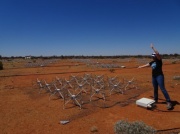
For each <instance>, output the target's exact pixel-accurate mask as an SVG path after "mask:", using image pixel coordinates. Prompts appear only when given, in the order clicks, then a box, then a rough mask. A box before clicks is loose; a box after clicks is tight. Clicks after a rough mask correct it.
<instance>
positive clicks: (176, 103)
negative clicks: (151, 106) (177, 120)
mask: <svg viewBox="0 0 180 134" xmlns="http://www.w3.org/2000/svg"><path fill="white" fill-rule="evenodd" d="M150 97H151V98H154V97H153V96H150ZM159 100H163V102H158V103H159V104H166V100H164V99H159ZM171 103H172V108H171V109H169V111H172V110H174V107H175V106H176V105H180V103H179V102H178V101H176V100H174V101H171ZM156 110H157V109H156ZM158 111H162V112H168V111H163V110H159V109H158ZM172 112H180V111H172Z"/></svg>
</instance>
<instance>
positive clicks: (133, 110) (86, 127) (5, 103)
mask: <svg viewBox="0 0 180 134" xmlns="http://www.w3.org/2000/svg"><path fill="white" fill-rule="evenodd" d="M174 60H175V59H171V60H164V61H163V63H164V65H163V71H164V75H165V85H166V89H167V91H168V92H169V94H170V97H171V99H172V103H173V105H174V108H173V109H172V110H170V111H168V110H166V103H165V99H164V96H163V95H162V92H161V91H160V90H159V98H160V100H159V103H158V104H157V107H156V108H155V109H153V110H147V109H145V108H142V107H139V106H137V105H136V103H135V102H136V100H137V99H140V98H142V97H146V98H150V99H153V88H152V84H151V68H142V69H137V66H139V65H142V64H144V63H146V62H149V61H150V59H134V58H128V59H96V60H95V59H91V60H90V61H93V64H91V65H90V64H87V61H88V60H84V61H83V60H75V59H69V60H67V59H66V60H62V59H60V60H56V61H55V60H53V61H52V62H49V64H47V65H46V66H36V67H30V66H29V67H28V64H29V65H30V64H33V63H43V62H45V61H46V60H41V59H39V60H36V61H33V60H30V59H29V60H24V59H14V60H11V61H6V60H3V61H2V62H3V65H4V70H1V71H0V134H91V133H96V134H113V133H114V126H115V123H116V122H118V121H119V120H128V121H129V122H132V121H143V122H144V123H145V124H147V125H149V126H152V127H153V128H155V129H157V130H158V133H180V80H175V79H174V77H175V76H180V62H179V60H176V61H174ZM88 62H89V61H88ZM101 63H103V64H108V63H111V64H117V65H120V66H125V67H126V68H114V69H112V68H101V67H96V66H94V65H95V64H101ZM85 74H91V75H92V76H93V75H94V76H95V75H104V79H107V77H115V76H118V78H124V79H125V80H131V79H132V78H133V77H134V80H133V81H134V82H136V84H137V85H138V89H135V88H134V89H133V88H129V89H127V90H126V91H124V94H122V93H116V92H114V91H113V92H112V94H111V95H110V94H109V93H106V94H105V99H106V100H105V101H104V100H103V99H102V98H101V97H98V95H95V96H93V97H92V101H89V98H88V97H90V93H89V91H88V92H87V93H83V94H84V98H83V99H85V100H84V102H85V103H83V104H82V109H80V108H79V107H78V106H76V105H74V104H73V103H72V102H69V103H68V104H67V105H66V106H65V109H63V99H62V98H58V96H53V97H52V98H51V99H49V95H50V93H48V92H46V91H45V90H43V91H42V92H41V93H39V88H38V86H37V83H36V79H37V78H38V79H40V80H46V81H47V82H48V83H51V82H52V81H53V80H55V77H56V76H57V77H59V78H62V79H65V78H66V79H69V77H70V76H71V75H78V76H84V75H85ZM124 84H125V83H124ZM108 91H109V90H108ZM64 120H68V121H69V123H67V124H64V125H63V124H61V123H60V121H64Z"/></svg>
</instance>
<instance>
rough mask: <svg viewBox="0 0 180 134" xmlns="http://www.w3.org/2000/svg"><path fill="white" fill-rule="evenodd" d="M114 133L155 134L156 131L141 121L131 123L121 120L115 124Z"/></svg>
mask: <svg viewBox="0 0 180 134" xmlns="http://www.w3.org/2000/svg"><path fill="white" fill-rule="evenodd" d="M114 131H115V133H116V134H155V133H156V130H155V129H154V128H152V127H150V126H147V125H146V124H145V123H143V122H141V121H135V122H132V123H129V122H127V121H124V120H120V121H118V122H117V123H116V124H115V127H114Z"/></svg>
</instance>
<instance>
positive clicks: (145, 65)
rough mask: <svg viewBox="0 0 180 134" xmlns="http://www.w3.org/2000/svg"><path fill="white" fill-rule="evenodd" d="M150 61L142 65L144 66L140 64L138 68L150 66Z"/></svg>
mask: <svg viewBox="0 0 180 134" xmlns="http://www.w3.org/2000/svg"><path fill="white" fill-rule="evenodd" d="M149 66H150V65H149V63H147V64H145V65H142V66H139V67H138V68H144V67H149Z"/></svg>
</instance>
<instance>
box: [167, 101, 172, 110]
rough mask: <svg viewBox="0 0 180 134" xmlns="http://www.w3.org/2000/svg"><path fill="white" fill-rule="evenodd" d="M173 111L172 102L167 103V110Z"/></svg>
mask: <svg viewBox="0 0 180 134" xmlns="http://www.w3.org/2000/svg"><path fill="white" fill-rule="evenodd" d="M170 109H172V103H171V102H167V110H170Z"/></svg>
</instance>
